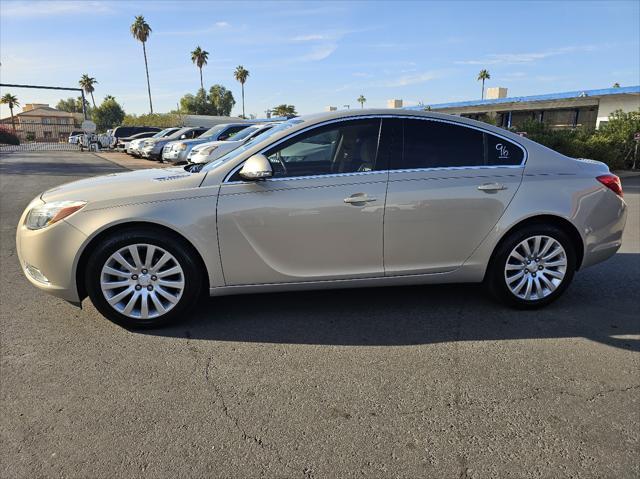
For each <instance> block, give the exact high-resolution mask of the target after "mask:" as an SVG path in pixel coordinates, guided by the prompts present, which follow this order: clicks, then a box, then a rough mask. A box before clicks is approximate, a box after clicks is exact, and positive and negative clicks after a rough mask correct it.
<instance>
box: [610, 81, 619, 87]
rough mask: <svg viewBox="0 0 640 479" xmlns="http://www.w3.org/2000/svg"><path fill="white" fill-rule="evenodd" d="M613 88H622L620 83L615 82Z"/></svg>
mask: <svg viewBox="0 0 640 479" xmlns="http://www.w3.org/2000/svg"><path fill="white" fill-rule="evenodd" d="M612 88H620V83H618V82H615V83H614V84H613V87H612Z"/></svg>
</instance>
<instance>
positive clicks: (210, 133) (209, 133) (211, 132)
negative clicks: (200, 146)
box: [200, 125, 227, 138]
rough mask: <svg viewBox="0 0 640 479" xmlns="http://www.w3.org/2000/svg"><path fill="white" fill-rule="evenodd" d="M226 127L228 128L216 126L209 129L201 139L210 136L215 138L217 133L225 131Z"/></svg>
mask: <svg viewBox="0 0 640 479" xmlns="http://www.w3.org/2000/svg"><path fill="white" fill-rule="evenodd" d="M226 127H227V125H216V126H214V127H212V128H209V129H208V130H207V131H205V132H204V133H203V134H202V135H200V138H208V137H210V136H214V135H215V134H216V133H218V132H220V131H221V130H223V129H225V128H226Z"/></svg>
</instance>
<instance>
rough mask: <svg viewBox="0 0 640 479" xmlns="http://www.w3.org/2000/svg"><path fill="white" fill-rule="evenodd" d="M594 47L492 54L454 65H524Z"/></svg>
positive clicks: (590, 49)
mask: <svg viewBox="0 0 640 479" xmlns="http://www.w3.org/2000/svg"><path fill="white" fill-rule="evenodd" d="M595 49H596V47H594V46H592V45H585V46H580V47H576V46H570V47H563V48H555V49H552V50H546V51H543V52H528V53H492V54H491V55H487V56H486V57H485V58H484V59H481V60H462V61H457V62H455V63H457V64H459V65H500V64H504V65H515V64H526V63H533V62H536V61H538V60H543V59H545V58H548V57H553V56H557V55H566V54H568V53H575V52H588V51H593V50H595Z"/></svg>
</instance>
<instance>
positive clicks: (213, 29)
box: [154, 22, 231, 36]
mask: <svg viewBox="0 0 640 479" xmlns="http://www.w3.org/2000/svg"><path fill="white" fill-rule="evenodd" d="M228 28H231V24H230V23H229V22H216V23H214V24H213V25H212V26H210V27H205V28H200V29H189V30H170V31H162V30H158V31H157V32H155V31H154V34H156V35H163V36H183V35H184V36H187V35H206V34H207V33H214V32H217V31H220V30H225V29H228Z"/></svg>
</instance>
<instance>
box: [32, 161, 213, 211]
mask: <svg viewBox="0 0 640 479" xmlns="http://www.w3.org/2000/svg"><path fill="white" fill-rule="evenodd" d="M203 177H204V175H203V174H202V173H189V172H188V171H185V170H184V169H183V168H180V167H177V168H164V169H148V170H138V171H131V172H127V173H113V174H110V175H105V176H96V177H93V178H86V179H83V180H79V181H73V182H71V183H66V184H64V185H61V186H57V187H55V188H52V189H50V190H48V191H45V192H44V193H42V195H41V198H42V200H43V201H45V202H47V203H48V202H51V201H58V200H72V201H87V202H88V203H89V205H87V207H91V206H96V207H104V206H106V205H107V204H109V205H116V204H131V203H136V202H139V201H156V200H162V199H165V198H164V196H167V197H176V193H178V196H179V195H180V192H183V191H184V190H189V189H193V188H197V187H198V186H200V183H202V179H203Z"/></svg>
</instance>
